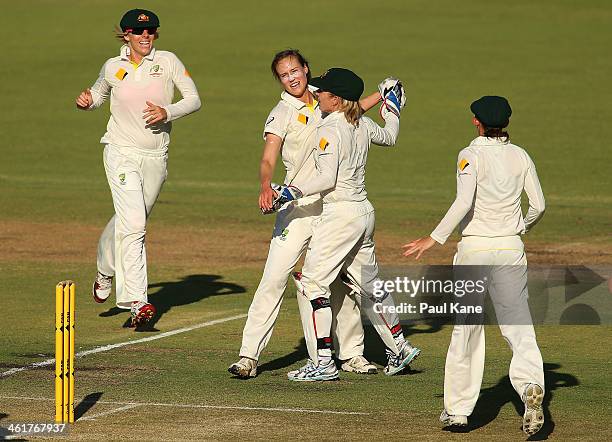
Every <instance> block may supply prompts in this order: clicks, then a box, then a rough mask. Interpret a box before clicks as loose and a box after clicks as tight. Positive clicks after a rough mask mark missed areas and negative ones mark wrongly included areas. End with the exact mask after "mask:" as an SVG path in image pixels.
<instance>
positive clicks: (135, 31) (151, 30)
mask: <svg viewBox="0 0 612 442" xmlns="http://www.w3.org/2000/svg"><path fill="white" fill-rule="evenodd" d="M145 29H146V30H147V32H148V33H149V35H153V34H155V33H156V32H157V28H136V29H128V30H127V31H128V32H131V33H132V34H134V35H142V34H143V32H144V31H145Z"/></svg>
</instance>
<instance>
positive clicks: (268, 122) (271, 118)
mask: <svg viewBox="0 0 612 442" xmlns="http://www.w3.org/2000/svg"><path fill="white" fill-rule="evenodd" d="M273 121H274V117H270V119H269V120H268V121H266V126H267V125H268V124H270V123H272V122H273Z"/></svg>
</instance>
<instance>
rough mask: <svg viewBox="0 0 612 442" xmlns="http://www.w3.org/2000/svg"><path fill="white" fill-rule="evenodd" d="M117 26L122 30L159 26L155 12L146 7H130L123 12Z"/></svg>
mask: <svg viewBox="0 0 612 442" xmlns="http://www.w3.org/2000/svg"><path fill="white" fill-rule="evenodd" d="M119 26H120V27H121V30H122V31H123V32H126V31H128V30H130V29H138V28H159V18H158V17H157V15H156V14H155V12H152V11H148V10H146V9H131V10H129V11H128V12H126V13H125V14H123V17H121V22H120V23H119Z"/></svg>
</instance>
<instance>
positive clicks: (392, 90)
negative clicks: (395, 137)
mask: <svg viewBox="0 0 612 442" xmlns="http://www.w3.org/2000/svg"><path fill="white" fill-rule="evenodd" d="M378 90H379V91H380V95H381V97H382V105H381V106H380V115H381V116H382V117H383V118H384V117H385V116H386V113H387V112H392V113H393V114H395V115H396V116H397V117H398V118H399V117H400V112H401V110H402V109H403V108H404V106H405V105H406V93H405V91H404V86H403V85H402V82H401V81H400V80H398V79H397V78H393V77H389V78H386V79H385V80H383V81H382V82H381V83H380V84H379V85H378Z"/></svg>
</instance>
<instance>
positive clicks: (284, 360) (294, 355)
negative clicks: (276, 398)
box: [257, 338, 308, 373]
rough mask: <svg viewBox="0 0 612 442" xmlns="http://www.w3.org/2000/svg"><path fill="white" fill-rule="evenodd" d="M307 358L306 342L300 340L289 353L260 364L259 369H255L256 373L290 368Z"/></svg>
mask: <svg viewBox="0 0 612 442" xmlns="http://www.w3.org/2000/svg"><path fill="white" fill-rule="evenodd" d="M307 357H308V350H307V349H306V340H305V339H304V338H302V339H300V343H299V344H298V345H297V346H296V347H295V349H294V350H293V351H292V352H291V353H289V354H286V355H285V356H281V357H280V358H276V359H273V360H271V361H268V362H266V363H265V364H261V365H260V366H259V367H257V371H258V372H260V373H262V372H264V371H274V370H282V369H283V368H287V367H290V366H292V365H293V364H295V363H297V362H300V361H305V360H306V358H307Z"/></svg>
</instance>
